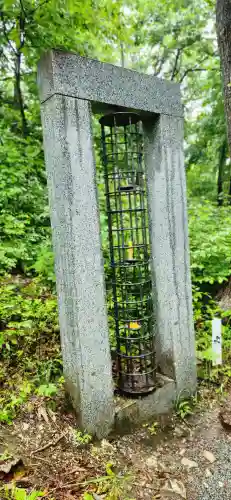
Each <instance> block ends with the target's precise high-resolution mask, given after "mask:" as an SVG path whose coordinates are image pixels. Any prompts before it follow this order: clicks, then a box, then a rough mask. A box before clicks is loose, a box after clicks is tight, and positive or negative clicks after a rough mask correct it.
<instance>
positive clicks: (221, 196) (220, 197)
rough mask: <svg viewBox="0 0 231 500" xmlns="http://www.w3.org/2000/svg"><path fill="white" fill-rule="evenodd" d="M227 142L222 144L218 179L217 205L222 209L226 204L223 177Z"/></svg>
mask: <svg viewBox="0 0 231 500" xmlns="http://www.w3.org/2000/svg"><path fill="white" fill-rule="evenodd" d="M226 144H227V143H226V140H224V142H223V143H222V145H221V147H220V151H219V164H218V178H217V203H218V206H219V207H221V206H222V205H223V202H224V193H223V177H224V167H225V161H226Z"/></svg>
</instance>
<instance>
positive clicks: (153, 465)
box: [145, 455, 158, 469]
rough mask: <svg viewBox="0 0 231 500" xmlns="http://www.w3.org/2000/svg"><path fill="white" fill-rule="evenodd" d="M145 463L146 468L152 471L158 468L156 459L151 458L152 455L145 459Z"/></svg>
mask: <svg viewBox="0 0 231 500" xmlns="http://www.w3.org/2000/svg"><path fill="white" fill-rule="evenodd" d="M145 463H146V465H147V466H148V467H151V468H153V469H157V467H158V462H157V458H156V457H155V456H152V455H151V456H150V457H148V458H147V460H146V462H145Z"/></svg>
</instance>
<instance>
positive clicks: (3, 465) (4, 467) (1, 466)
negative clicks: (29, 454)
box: [0, 457, 21, 474]
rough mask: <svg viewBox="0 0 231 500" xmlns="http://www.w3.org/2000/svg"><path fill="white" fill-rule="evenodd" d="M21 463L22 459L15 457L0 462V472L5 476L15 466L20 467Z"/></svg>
mask: <svg viewBox="0 0 231 500" xmlns="http://www.w3.org/2000/svg"><path fill="white" fill-rule="evenodd" d="M20 462H21V458H19V457H15V458H11V459H8V460H5V461H3V460H2V461H0V472H4V474H8V473H9V472H10V471H11V469H13V467H15V465H18V464H19V463H20Z"/></svg>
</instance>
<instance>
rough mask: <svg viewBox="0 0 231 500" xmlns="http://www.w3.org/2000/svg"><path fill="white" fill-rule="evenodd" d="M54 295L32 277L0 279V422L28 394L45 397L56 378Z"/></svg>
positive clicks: (57, 350) (53, 388) (59, 363)
mask: <svg viewBox="0 0 231 500" xmlns="http://www.w3.org/2000/svg"><path fill="white" fill-rule="evenodd" d="M61 375H62V361H61V355H60V341H59V326H58V314H57V299H56V296H55V295H53V294H52V293H51V292H50V291H49V289H47V288H46V287H44V286H43V285H41V283H40V281H39V280H38V279H33V280H31V279H22V278H20V277H8V279H7V280H6V278H1V280H0V382H1V383H2V385H3V391H2V397H1V398H0V421H5V422H10V421H11V419H12V418H13V417H14V416H15V414H16V411H17V409H18V407H20V405H21V404H22V403H24V402H25V401H26V400H27V399H28V397H29V396H30V394H32V393H34V392H35V393H37V394H38V395H41V396H44V397H51V396H53V395H54V394H56V393H57V387H59V385H60V381H61V379H62V376H61Z"/></svg>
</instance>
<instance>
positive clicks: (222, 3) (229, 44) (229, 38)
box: [216, 0, 231, 153]
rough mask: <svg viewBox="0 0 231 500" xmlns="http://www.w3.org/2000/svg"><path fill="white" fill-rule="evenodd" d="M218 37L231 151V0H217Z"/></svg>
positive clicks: (230, 148)
mask: <svg viewBox="0 0 231 500" xmlns="http://www.w3.org/2000/svg"><path fill="white" fill-rule="evenodd" d="M216 18H217V39H218V46H219V50H220V57H221V67H222V73H223V85H224V97H225V111H226V117H227V128H228V130H227V132H228V143H229V150H230V153H231V0H217V7H216Z"/></svg>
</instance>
